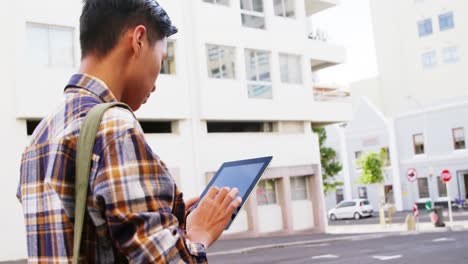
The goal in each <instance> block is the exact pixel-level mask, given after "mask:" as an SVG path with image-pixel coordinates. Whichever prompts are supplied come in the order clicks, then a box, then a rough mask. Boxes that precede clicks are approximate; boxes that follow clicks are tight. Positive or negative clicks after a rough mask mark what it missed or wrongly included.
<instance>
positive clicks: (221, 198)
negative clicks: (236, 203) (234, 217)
mask: <svg viewBox="0 0 468 264" xmlns="http://www.w3.org/2000/svg"><path fill="white" fill-rule="evenodd" d="M230 191H231V188H229V187H223V188H221V190H219V192H218V194H216V197H215V200H216V202H217V203H218V204H221V203H222V202H223V201H224V198H225V197H226V195H227V194H228V193H229V192H230Z"/></svg>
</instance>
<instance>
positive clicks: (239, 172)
mask: <svg viewBox="0 0 468 264" xmlns="http://www.w3.org/2000/svg"><path fill="white" fill-rule="evenodd" d="M272 159H273V157H271V156H270V157H262V158H255V159H248V160H238V161H231V162H225V163H223V165H222V166H221V168H219V170H218V171H217V172H216V174H215V176H214V177H213V179H211V181H210V183H208V186H206V188H205V190H204V191H203V193H202V194H201V196H200V200H201V199H203V197H204V196H205V195H206V193H207V192H208V190H209V189H210V188H211V186H216V187H218V188H223V187H230V188H231V189H233V188H237V189H238V190H239V193H238V195H237V196H240V197H241V198H242V203H241V205H240V206H239V207H238V208H237V210H236V211H235V212H234V213H233V214H232V217H231V221H230V222H229V224H228V225H227V227H226V230H227V229H228V228H229V226H230V225H231V223H232V221H233V220H234V219H235V218H236V216H237V213H238V212H239V211H240V209H241V208H242V206H243V205H244V203H245V202H246V201H247V199H248V198H249V196H250V194H251V193H252V191H253V190H254V188H255V186H256V185H257V183H258V182H259V181H260V178H261V177H262V174H263V173H264V172H265V170H266V168H267V167H268V165H269V164H270V162H271V160H272ZM197 205H198V204H197ZM195 207H196V205H195Z"/></svg>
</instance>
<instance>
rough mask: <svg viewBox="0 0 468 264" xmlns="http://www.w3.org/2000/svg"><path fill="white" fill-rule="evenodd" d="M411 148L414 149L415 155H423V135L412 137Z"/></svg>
mask: <svg viewBox="0 0 468 264" xmlns="http://www.w3.org/2000/svg"><path fill="white" fill-rule="evenodd" d="M413 147H414V154H415V155H420V154H424V135H423V134H416V135H413Z"/></svg>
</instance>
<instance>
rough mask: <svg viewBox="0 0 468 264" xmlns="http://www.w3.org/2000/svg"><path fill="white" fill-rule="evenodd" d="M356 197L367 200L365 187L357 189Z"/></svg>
mask: <svg viewBox="0 0 468 264" xmlns="http://www.w3.org/2000/svg"><path fill="white" fill-rule="evenodd" d="M358 196H359V198H360V199H367V187H358Z"/></svg>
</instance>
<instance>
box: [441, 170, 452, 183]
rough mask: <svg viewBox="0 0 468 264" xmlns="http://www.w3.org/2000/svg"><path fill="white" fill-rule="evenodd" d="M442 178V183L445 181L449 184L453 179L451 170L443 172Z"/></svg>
mask: <svg viewBox="0 0 468 264" xmlns="http://www.w3.org/2000/svg"><path fill="white" fill-rule="evenodd" d="M440 177H441V178H442V181H444V182H445V183H447V182H449V181H450V180H451V179H452V173H450V171H449V170H443V171H442V174H441V175H440Z"/></svg>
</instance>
